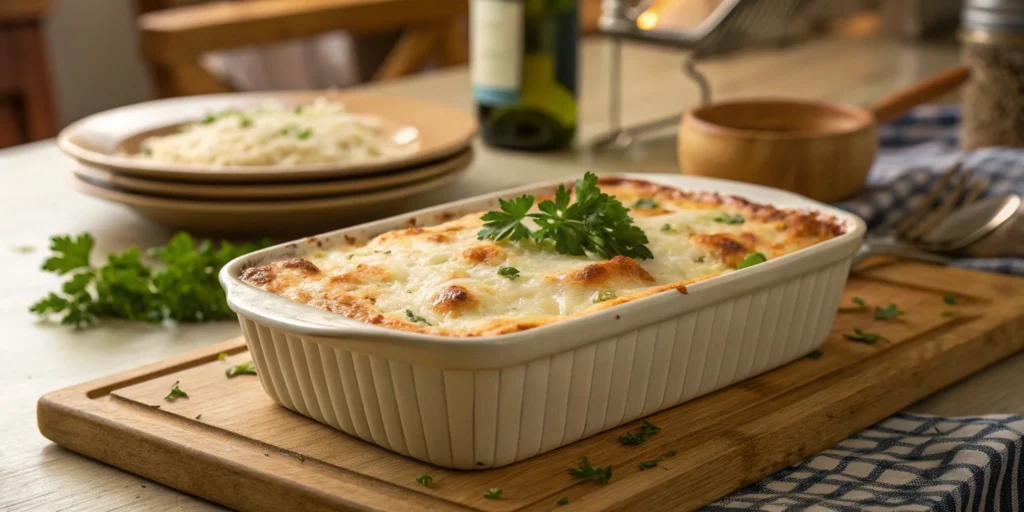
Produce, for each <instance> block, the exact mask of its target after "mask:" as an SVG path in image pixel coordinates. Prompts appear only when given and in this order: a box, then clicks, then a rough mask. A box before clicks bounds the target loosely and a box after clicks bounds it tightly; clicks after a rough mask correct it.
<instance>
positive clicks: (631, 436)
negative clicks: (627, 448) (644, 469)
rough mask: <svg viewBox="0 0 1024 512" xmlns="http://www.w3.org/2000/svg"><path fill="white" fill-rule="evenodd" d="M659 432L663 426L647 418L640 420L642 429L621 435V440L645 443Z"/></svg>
mask: <svg viewBox="0 0 1024 512" xmlns="http://www.w3.org/2000/svg"><path fill="white" fill-rule="evenodd" d="M658 432H661V427H659V426H657V425H655V424H653V423H651V422H649V421H647V420H640V431H639V432H636V433H634V432H627V433H626V435H624V436H620V437H619V442H620V443H622V444H643V443H646V442H647V440H648V439H650V438H651V436H653V435H654V434H657V433H658Z"/></svg>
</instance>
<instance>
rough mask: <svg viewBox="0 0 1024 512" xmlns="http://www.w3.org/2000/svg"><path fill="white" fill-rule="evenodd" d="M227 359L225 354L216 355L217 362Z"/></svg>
mask: <svg viewBox="0 0 1024 512" xmlns="http://www.w3.org/2000/svg"><path fill="white" fill-rule="evenodd" d="M227 358H228V354H227V352H221V353H220V354H217V360H218V361H223V360H225V359H227Z"/></svg>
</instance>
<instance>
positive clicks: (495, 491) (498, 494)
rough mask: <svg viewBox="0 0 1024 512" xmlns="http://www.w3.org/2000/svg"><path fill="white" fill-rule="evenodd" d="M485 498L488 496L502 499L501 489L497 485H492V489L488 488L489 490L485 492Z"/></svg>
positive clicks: (488, 497)
mask: <svg viewBox="0 0 1024 512" xmlns="http://www.w3.org/2000/svg"><path fill="white" fill-rule="evenodd" d="M484 498H487V499H489V500H497V499H500V498H501V489H498V488H497V487H492V488H490V489H487V492H485V493H484Z"/></svg>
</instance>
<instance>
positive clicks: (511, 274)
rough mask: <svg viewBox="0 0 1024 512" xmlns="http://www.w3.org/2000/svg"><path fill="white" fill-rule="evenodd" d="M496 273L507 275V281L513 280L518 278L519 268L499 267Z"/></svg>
mask: <svg viewBox="0 0 1024 512" xmlns="http://www.w3.org/2000/svg"><path fill="white" fill-rule="evenodd" d="M498 275H499V276H503V277H507V278H508V279H509V281H515V280H516V279H518V278H519V269H518V268H515V267H500V268H498Z"/></svg>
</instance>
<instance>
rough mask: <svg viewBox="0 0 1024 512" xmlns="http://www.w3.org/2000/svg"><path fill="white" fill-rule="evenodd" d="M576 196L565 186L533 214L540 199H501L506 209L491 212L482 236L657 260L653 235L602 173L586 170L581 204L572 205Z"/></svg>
mask: <svg viewBox="0 0 1024 512" xmlns="http://www.w3.org/2000/svg"><path fill="white" fill-rule="evenodd" d="M569 200H570V194H569V191H568V190H567V189H566V188H565V185H560V186H559V187H558V191H557V192H555V199H554V201H552V200H545V201H542V202H541V203H540V204H538V205H537V209H538V210H540V211H539V212H537V213H529V211H530V208H532V207H533V202H534V197H533V196H529V195H524V196H520V197H518V198H515V199H510V200H508V201H505V200H499V201H498V203H499V205H500V206H501V210H502V211H490V212H487V213H485V214H484V215H483V216H482V217H481V220H483V221H484V225H483V229H481V230H480V232H479V233H478V234H477V237H478V238H479V239H481V240H483V239H491V240H503V239H505V238H508V239H509V241H512V242H516V241H519V240H523V239H526V238H530V239H532V240H533V241H534V242H536V243H538V244H539V243H543V242H553V243H554V246H555V250H556V251H558V252H559V253H561V254H568V255H571V256H585V255H586V254H587V253H592V254H596V255H598V256H601V257H603V258H606V259H610V258H613V257H615V256H619V255H621V256H629V257H632V258H639V259H651V258H653V257H654V254H652V253H651V251H650V249H648V248H647V246H646V245H645V244H647V242H648V240H647V235H646V234H645V233H644V231H643V230H642V229H640V228H639V227H637V226H635V225H634V224H633V219H632V218H631V217H630V216H629V210H628V209H627V208H626V207H625V206H623V205H622V203H620V202H619V201H618V200H617V199H615V198H614V197H612V196H609V195H608V194H605V193H602V192H601V189H600V188H598V186H597V176H596V175H595V174H593V173H590V172H588V173H586V174H585V175H584V176H583V178H581V179H578V180H576V202H575V203H572V204H569ZM527 218H529V219H531V220H533V222H534V223H535V224H536V225H537V229H536V230H534V231H531V230H530V228H529V227H527V226H526V225H525V224H524V223H523V221H524V220H525V219H527Z"/></svg>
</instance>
